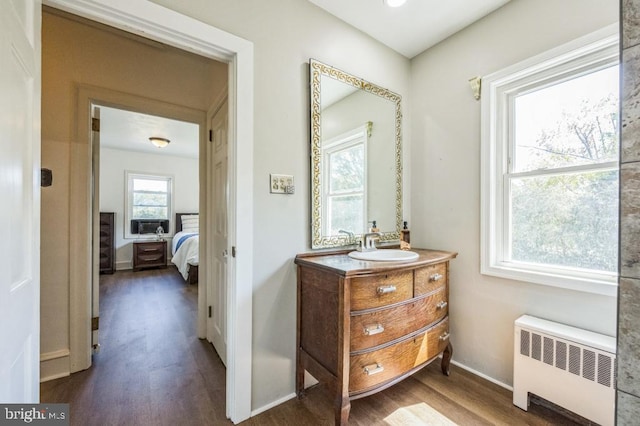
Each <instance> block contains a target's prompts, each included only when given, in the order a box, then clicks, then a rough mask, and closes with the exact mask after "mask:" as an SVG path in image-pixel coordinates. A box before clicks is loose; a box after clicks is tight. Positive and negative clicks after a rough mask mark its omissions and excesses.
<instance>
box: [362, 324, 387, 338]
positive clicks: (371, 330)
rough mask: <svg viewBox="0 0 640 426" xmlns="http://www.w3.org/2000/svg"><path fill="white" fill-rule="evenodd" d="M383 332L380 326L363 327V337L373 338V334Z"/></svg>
mask: <svg viewBox="0 0 640 426" xmlns="http://www.w3.org/2000/svg"><path fill="white" fill-rule="evenodd" d="M383 331H384V327H383V326H382V324H369V325H365V326H364V334H365V336H373V335H374V334H380V333H382V332H383Z"/></svg>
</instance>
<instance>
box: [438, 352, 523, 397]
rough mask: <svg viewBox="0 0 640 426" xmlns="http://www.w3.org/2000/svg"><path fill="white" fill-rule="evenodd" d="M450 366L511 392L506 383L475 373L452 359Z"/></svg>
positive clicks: (511, 388) (511, 389)
mask: <svg viewBox="0 0 640 426" xmlns="http://www.w3.org/2000/svg"><path fill="white" fill-rule="evenodd" d="M451 364H453V365H455V366H456V367H460V368H462V369H463V370H466V371H468V372H469V373H471V374H474V375H476V376H478V377H482V378H483V379H485V380H488V381H490V382H491V383H494V384H496V385H498V386H500V387H501V388H505V389H507V390H509V391H511V392H513V386H509V385H508V384H506V383H502V382H501V381H499V380H496V379H494V378H493V377H489V376H487V375H486V374H484V373H481V372H479V371H477V370H474V369H473V368H471V367H467V366H466V365H464V364H461V363H459V362H457V361H454V360H453V359H452V360H451Z"/></svg>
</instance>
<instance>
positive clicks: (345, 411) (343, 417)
mask: <svg viewBox="0 0 640 426" xmlns="http://www.w3.org/2000/svg"><path fill="white" fill-rule="evenodd" d="M350 411H351V401H350V400H349V396H348V395H347V396H346V397H344V396H342V395H340V396H338V398H336V406H335V415H336V425H341V426H342V425H347V424H349V412H350Z"/></svg>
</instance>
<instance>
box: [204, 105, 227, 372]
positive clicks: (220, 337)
mask: <svg viewBox="0 0 640 426" xmlns="http://www.w3.org/2000/svg"><path fill="white" fill-rule="evenodd" d="M228 117H229V115H228V106H227V101H226V99H225V100H224V102H222V104H221V105H220V107H219V108H218V109H217V110H216V111H215V112H214V114H213V116H210V117H208V122H209V129H210V131H211V133H210V135H211V140H210V141H209V144H208V149H207V151H208V153H209V155H210V156H211V157H210V161H209V164H210V165H211V169H210V179H211V188H212V191H213V196H212V197H210V198H209V199H210V200H211V204H210V205H209V206H207V212H208V216H209V218H211V227H210V228H208V229H211V230H212V232H210V234H209V235H211V236H212V238H211V240H210V246H209V250H207V253H212V255H211V258H212V261H213V265H212V268H211V269H210V271H212V274H211V275H210V277H211V278H210V279H209V281H208V283H207V304H208V306H209V307H210V308H209V317H208V319H207V339H208V340H209V341H210V342H211V343H213V347H214V348H216V351H217V352H218V355H219V356H220V359H221V360H222V362H223V363H224V365H227V259H228V257H229V255H230V253H229V252H228V249H227V244H228V238H227V210H228V208H227V203H228V199H229V194H228V186H229V185H228V182H227V146H228V143H227V121H228Z"/></svg>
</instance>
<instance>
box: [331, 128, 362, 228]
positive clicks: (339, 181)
mask: <svg viewBox="0 0 640 426" xmlns="http://www.w3.org/2000/svg"><path fill="white" fill-rule="evenodd" d="M368 129H369V125H365V126H361V127H358V128H356V129H354V130H351V131H349V132H347V133H344V134H342V135H339V136H337V137H334V138H332V139H330V140H327V141H325V142H323V146H322V156H323V167H324V169H323V175H324V182H323V188H324V191H325V194H324V199H325V200H326V205H325V206H324V217H326V218H327V220H326V221H325V226H326V229H324V233H325V235H337V234H338V231H339V230H341V229H343V230H346V231H350V232H355V233H356V234H358V233H360V232H361V231H362V230H363V229H364V228H365V227H366V220H365V206H366V205H367V200H366V194H367V191H366V187H367V171H366V167H365V165H366V164H367V135H368Z"/></svg>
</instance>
